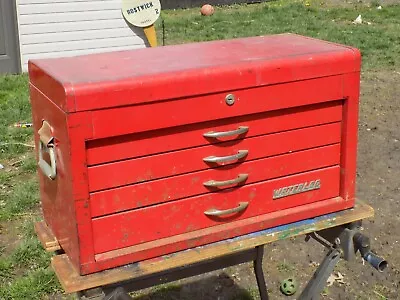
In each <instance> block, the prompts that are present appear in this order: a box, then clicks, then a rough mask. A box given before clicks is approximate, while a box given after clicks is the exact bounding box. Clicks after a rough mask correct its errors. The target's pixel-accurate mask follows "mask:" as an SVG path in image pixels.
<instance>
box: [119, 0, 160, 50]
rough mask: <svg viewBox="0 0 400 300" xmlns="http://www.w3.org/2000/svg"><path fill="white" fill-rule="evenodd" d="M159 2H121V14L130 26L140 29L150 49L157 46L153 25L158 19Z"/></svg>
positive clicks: (138, 0) (130, 0)
mask: <svg viewBox="0 0 400 300" xmlns="http://www.w3.org/2000/svg"><path fill="white" fill-rule="evenodd" d="M160 13H161V3H160V0H123V1H122V14H123V15H124V17H125V19H126V21H127V22H129V23H130V24H132V25H134V26H137V27H142V28H143V30H144V33H145V35H146V38H147V40H148V41H149V44H150V46H151V47H156V46H157V34H156V29H155V27H154V23H155V22H156V21H157V19H158V18H159V17H160Z"/></svg>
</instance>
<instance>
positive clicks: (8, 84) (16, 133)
mask: <svg viewBox="0 0 400 300" xmlns="http://www.w3.org/2000/svg"><path fill="white" fill-rule="evenodd" d="M372 3H373V5H350V6H346V7H344V6H343V7H335V6H332V5H328V4H321V2H320V1H307V3H306V2H305V1H275V2H270V3H262V4H252V5H237V6H230V7H221V8H217V9H216V13H215V14H214V15H213V16H212V17H201V16H199V10H198V9H187V10H176V11H165V12H163V19H164V22H165V40H166V44H167V45H168V44H177V43H186V42H190V41H204V40H216V39H227V38H235V37H244V36H256V35H266V34H273V33H282V32H294V33H298V34H303V35H307V36H312V37H317V38H320V39H325V40H329V41H333V42H339V43H344V44H348V45H352V46H355V47H358V48H360V49H361V51H362V55H363V71H368V72H375V71H380V70H399V64H400V60H399V57H400V17H399V16H400V5H396V6H388V7H383V9H381V10H378V9H376V3H374V2H372ZM355 8H356V9H355ZM358 14H361V15H362V17H363V20H364V22H365V23H363V24H360V25H354V24H352V20H354V19H355V18H356V17H357V16H358ZM366 22H369V23H366ZM157 26H158V29H159V37H160V40H161V36H162V34H161V21H158V23H157ZM27 82H28V78H27V76H26V75H20V76H2V77H0V164H2V165H3V166H4V169H0V299H45V298H49V297H50V298H51V295H54V294H57V293H60V292H61V288H60V286H59V285H58V282H57V280H56V278H55V277H54V274H53V272H52V271H51V269H50V268H49V267H48V266H49V262H50V257H51V255H50V254H48V253H45V252H44V251H43V250H42V248H41V246H40V244H39V242H38V241H37V239H36V237H35V234H34V232H33V222H34V221H35V220H38V219H40V217H41V215H40V208H39V197H38V184H37V181H36V163H35V161H34V154H33V148H32V130H31V129H29V128H26V129H24V128H14V127H13V124H14V123H16V122H21V121H27V122H29V121H30V119H31V116H30V105H29V96H28V84H27ZM242 299H249V297H248V296H245V297H243V298H242Z"/></svg>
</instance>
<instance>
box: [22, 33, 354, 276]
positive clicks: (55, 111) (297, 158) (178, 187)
mask: <svg viewBox="0 0 400 300" xmlns="http://www.w3.org/2000/svg"><path fill="white" fill-rule="evenodd" d="M227 48H229V49H230V51H223V50H224V49H227ZM131 57H135V58H136V60H137V59H139V60H140V61H142V62H146V63H143V64H139V65H132V64H131V63H130V62H133V61H134V60H127V59H126V58H131ZM155 58H157V59H155ZM99 62H101V65H104V63H105V64H106V65H107V68H100V67H99V65H100V64H99ZM171 62H173V63H171ZM359 71H360V53H359V51H358V50H357V49H354V48H351V47H347V46H342V45H337V44H333V43H327V42H323V41H319V40H315V39H310V38H306V37H302V36H298V35H291V34H282V35H274V36H265V37H255V38H247V39H236V40H226V41H216V42H208V43H197V44H187V45H179V46H167V47H160V48H154V49H141V50H135V51H124V52H116V53H105V54H95V55H89V56H81V57H74V58H62V59H48V60H34V61H31V62H30V63H29V76H30V86H31V102H32V113H33V121H34V128H35V132H37V131H38V129H39V128H40V127H41V125H42V121H43V120H46V121H48V122H49V123H50V125H51V127H52V134H53V135H54V138H55V140H56V153H57V162H58V165H57V173H58V177H56V179H55V180H54V181H51V180H50V179H48V178H46V177H45V176H44V175H43V174H42V173H41V172H39V174H40V175H39V176H40V189H41V191H40V192H41V200H42V206H43V212H44V218H45V221H46V223H47V224H48V226H49V227H50V228H51V230H52V231H53V233H54V234H55V235H56V237H57V238H58V240H59V241H60V243H61V246H62V247H63V248H64V250H65V252H66V253H67V255H68V256H69V257H70V259H71V261H72V263H73V265H74V267H75V268H76V269H77V270H78V271H79V272H80V273H81V274H88V273H92V272H97V271H100V270H104V269H107V268H111V267H115V266H118V265H122V264H127V263H131V262H136V261H140V260H143V259H149V258H153V257H157V256H160V255H162V254H167V253H172V252H174V251H178V250H182V249H185V248H188V247H195V246H199V245H203V244H206V243H211V242H215V241H218V240H221V239H225V238H230V237H233V236H237V235H241V234H245V233H249V232H252V231H257V230H260V229H264V228H268V227H271V226H277V225H280V224H284V223H286V222H293V221H297V220H299V219H302V218H308V217H313V216H316V215H321V214H324V213H327V212H333V211H337V210H341V209H345V208H349V207H352V206H353V205H354V199H355V174H356V148H357V122H358V97H359V75H360V74H359ZM204 87H207V88H204ZM228 94H232V95H234V97H235V103H233V105H228V104H227V103H226V97H227V95H228ZM241 126H247V127H248V131H247V132H244V133H241V134H235V132H236V130H237V129H240V128H241ZM229 131H233V133H232V134H231V135H230V136H228V137H223V138H209V137H207V138H206V137H205V136H204V134H205V133H210V132H229ZM38 140H39V136H38V134H37V133H36V134H35V143H36V145H38ZM239 150H248V153H247V155H246V156H245V157H243V158H242V159H240V160H237V161H235V160H233V161H228V162H221V163H219V164H209V163H205V162H204V161H203V158H205V157H207V156H221V157H224V156H228V155H234V154H236V153H238V151H239ZM332 170H333V171H332ZM242 173H246V174H247V175H248V177H247V179H246V180H245V181H243V182H241V183H240V184H238V185H234V186H231V185H228V186H224V187H221V188H218V189H215V188H207V187H206V186H204V182H206V181H210V180H215V181H226V180H231V179H235V178H237V176H238V175H239V174H242ZM324 174H325V175H324ZM317 179H321V180H322V179H323V180H324V182H321V188H320V189H318V190H313V191H308V192H307V191H305V192H303V193H299V194H295V195H290V196H286V197H283V198H280V199H276V200H273V199H272V195H273V190H274V189H278V188H283V187H285V186H288V185H294V184H300V183H303V182H302V180H306V181H310V180H317ZM299 180H300V182H299ZM240 202H248V207H247V208H246V209H244V210H243V211H242V212H238V213H237V214H230V215H227V216H226V217H223V218H215V217H208V216H206V215H205V214H204V211H207V210H210V209H219V210H226V209H230V208H234V207H237V206H238V204H239V203H240ZM283 212H284V213H283Z"/></svg>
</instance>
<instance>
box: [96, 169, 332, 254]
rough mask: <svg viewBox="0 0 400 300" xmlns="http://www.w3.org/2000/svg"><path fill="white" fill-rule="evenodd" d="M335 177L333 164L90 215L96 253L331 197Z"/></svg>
mask: <svg viewBox="0 0 400 300" xmlns="http://www.w3.org/2000/svg"><path fill="white" fill-rule="evenodd" d="M339 182H340V167H339V166H332V167H328V168H324V169H320V170H314V171H310V172H305V173H300V174H296V175H291V176H287V177H282V178H278V179H273V180H268V181H264V182H259V183H255V184H249V185H246V186H244V187H242V188H240V189H238V190H227V191H226V192H223V193H212V194H206V195H201V196H197V197H192V198H186V199H182V200H177V201H173V202H168V203H164V204H159V205H155V206H149V207H146V208H142V209H136V210H132V211H127V212H122V213H118V214H113V215H109V216H104V217H99V218H94V219H93V220H92V225H93V241H94V249H95V253H96V254H99V253H104V252H107V251H111V250H115V249H120V248H124V247H128V246H131V245H136V244H140V243H144V242H148V241H152V240H157V239H160V238H165V237H168V236H174V235H177V234H181V233H187V232H191V231H194V230H198V229H202V228H206V227H211V226H215V225H219V224H223V223H227V222H234V221H237V220H241V219H245V218H249V217H253V216H257V215H262V214H267V213H269V212H273V211H277V210H282V209H286V208H290V207H295V206H299V205H303V204H307V203H312V202H316V201H320V200H324V199H329V198H333V197H336V196H338V195H339V185H340V184H339ZM233 210H236V212H234V211H233ZM217 214H220V216H217Z"/></svg>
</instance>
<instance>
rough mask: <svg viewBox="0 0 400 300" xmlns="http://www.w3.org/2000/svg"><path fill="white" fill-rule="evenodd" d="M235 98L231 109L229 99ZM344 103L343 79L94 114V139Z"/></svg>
mask: <svg viewBox="0 0 400 300" xmlns="http://www.w3.org/2000/svg"><path fill="white" fill-rule="evenodd" d="M228 94H234V95H235V98H236V100H235V103H234V104H233V105H227V104H226V102H225V97H226V96H227V95H228ZM132 96H133V95H132ZM341 99H344V94H343V76H342V75H337V76H330V77H322V78H317V79H310V80H304V81H298V82H290V83H284V84H275V85H269V86H263V87H256V88H250V89H243V90H231V91H226V92H223V93H215V94H209V95H203V96H195V97H190V98H180V99H173V100H168V101H158V102H154V103H150V104H143V105H132V106H126V107H119V108H112V109H101V110H96V111H93V112H92V113H91V115H92V128H93V139H99V138H106V137H112V136H119V135H124V134H130V133H138V132H145V131H150V130H159V129H163V128H170V127H174V126H181V125H189V124H196V123H202V122H207V121H213V120H221V119H225V118H230V117H239V116H244V115H250V114H255V113H262V112H266V111H274V110H281V109H287V108H293V107H299V106H305V105H311V104H317V103H322V102H329V101H335V100H341Z"/></svg>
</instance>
